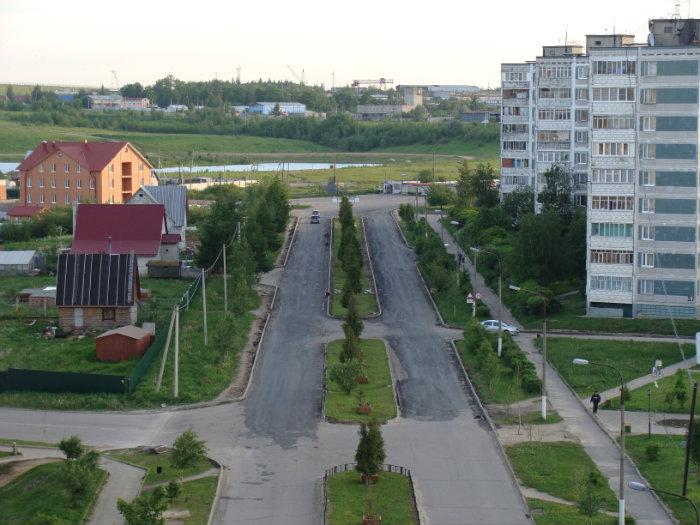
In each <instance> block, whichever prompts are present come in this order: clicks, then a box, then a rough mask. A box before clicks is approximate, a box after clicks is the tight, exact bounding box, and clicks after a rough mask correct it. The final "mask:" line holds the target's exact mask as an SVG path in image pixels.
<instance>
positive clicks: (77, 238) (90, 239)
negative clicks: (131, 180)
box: [71, 204, 167, 255]
mask: <svg viewBox="0 0 700 525" xmlns="http://www.w3.org/2000/svg"><path fill="white" fill-rule="evenodd" d="M163 228H165V229H166V233H167V226H165V207H164V206H163V205H162V204H142V205H139V206H129V205H126V204H80V205H78V211H77V217H76V221H75V235H74V236H73V245H72V246H71V253H108V252H109V253H130V252H134V253H135V254H136V255H155V254H157V253H158V250H159V249H160V241H161V235H162V233H163ZM110 238H111V239H110ZM110 244H111V246H110Z"/></svg>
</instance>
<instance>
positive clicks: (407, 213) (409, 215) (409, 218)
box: [399, 204, 416, 225]
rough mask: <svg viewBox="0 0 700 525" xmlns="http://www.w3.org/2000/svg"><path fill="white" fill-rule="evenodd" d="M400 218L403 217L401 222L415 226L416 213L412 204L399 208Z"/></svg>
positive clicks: (402, 205)
mask: <svg viewBox="0 0 700 525" xmlns="http://www.w3.org/2000/svg"><path fill="white" fill-rule="evenodd" d="M399 217H401V220H402V221H404V222H405V223H406V224H409V225H413V223H414V222H416V212H415V210H414V209H413V206H411V205H410V204H401V205H400V206H399Z"/></svg>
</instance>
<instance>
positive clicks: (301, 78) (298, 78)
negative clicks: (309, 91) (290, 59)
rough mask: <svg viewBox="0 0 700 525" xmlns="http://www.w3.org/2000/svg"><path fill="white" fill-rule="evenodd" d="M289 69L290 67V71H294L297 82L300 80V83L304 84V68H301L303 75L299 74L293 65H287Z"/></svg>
mask: <svg viewBox="0 0 700 525" xmlns="http://www.w3.org/2000/svg"><path fill="white" fill-rule="evenodd" d="M287 69H289V71H291V72H292V75H294V78H296V79H297V82H299V84H302V85H303V84H304V70H303V69H302V70H301V76H299V75H297V72H296V71H294V70H293V69H292V66H290V65H287Z"/></svg>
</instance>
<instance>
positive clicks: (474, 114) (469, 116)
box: [462, 111, 491, 124]
mask: <svg viewBox="0 0 700 525" xmlns="http://www.w3.org/2000/svg"><path fill="white" fill-rule="evenodd" d="M490 118H491V113H490V112H488V111H465V112H464V113H462V122H479V123H480V124H488V123H489V120H490Z"/></svg>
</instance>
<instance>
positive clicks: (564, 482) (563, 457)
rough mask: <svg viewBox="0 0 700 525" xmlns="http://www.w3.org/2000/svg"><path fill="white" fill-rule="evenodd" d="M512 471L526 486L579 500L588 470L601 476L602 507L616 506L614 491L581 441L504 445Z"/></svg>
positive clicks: (600, 493) (569, 499)
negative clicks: (579, 442) (580, 443)
mask: <svg viewBox="0 0 700 525" xmlns="http://www.w3.org/2000/svg"><path fill="white" fill-rule="evenodd" d="M506 453H507V454H508V459H510V462H511V464H512V465H513V469H514V470H515V474H516V476H517V477H518V479H519V480H520V482H521V483H522V484H523V485H525V486H526V487H532V488H534V489H537V490H539V491H540V492H546V493H547V494H550V495H552V496H555V497H557V498H561V499H565V500H567V501H571V502H574V503H576V502H578V501H579V500H580V499H581V496H582V494H583V488H584V485H585V483H586V480H587V479H588V476H589V474H590V473H594V474H595V475H597V476H598V477H599V479H600V483H599V485H598V486H597V489H596V493H597V494H598V496H600V497H601V498H603V499H604V504H603V508H605V509H607V510H613V511H614V510H616V509H617V500H616V499H615V494H614V493H613V491H612V490H610V487H608V483H607V480H605V479H604V478H603V475H602V474H601V473H600V471H599V470H598V467H596V466H595V464H594V463H593V461H592V460H591V458H590V457H588V454H586V451H585V450H584V449H583V447H582V446H581V445H579V444H578V443H569V442H563V441H561V442H554V443H541V442H526V443H519V444H517V445H511V446H509V447H506Z"/></svg>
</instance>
